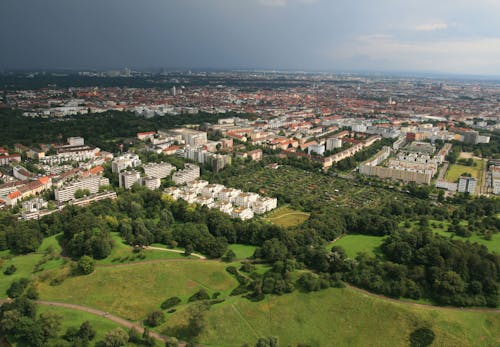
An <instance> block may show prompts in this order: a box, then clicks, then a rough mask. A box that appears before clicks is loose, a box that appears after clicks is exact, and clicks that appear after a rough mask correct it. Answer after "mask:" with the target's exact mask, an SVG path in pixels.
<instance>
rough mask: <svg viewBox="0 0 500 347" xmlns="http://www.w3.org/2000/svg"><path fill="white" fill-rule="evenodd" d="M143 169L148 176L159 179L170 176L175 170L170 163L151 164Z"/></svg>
mask: <svg viewBox="0 0 500 347" xmlns="http://www.w3.org/2000/svg"><path fill="white" fill-rule="evenodd" d="M142 168H143V169H144V173H145V174H146V175H147V176H152V177H157V178H160V179H161V178H165V177H168V176H170V174H171V173H172V171H174V170H175V167H174V166H172V165H170V164H169V163H158V164H156V163H149V164H145V165H143V166H142Z"/></svg>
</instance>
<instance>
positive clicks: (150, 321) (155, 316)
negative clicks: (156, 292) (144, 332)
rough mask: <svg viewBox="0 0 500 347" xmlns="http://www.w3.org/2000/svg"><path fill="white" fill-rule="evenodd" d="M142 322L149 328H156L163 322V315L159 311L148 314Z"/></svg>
mask: <svg viewBox="0 0 500 347" xmlns="http://www.w3.org/2000/svg"><path fill="white" fill-rule="evenodd" d="M144 322H145V323H146V324H147V325H149V326H151V327H157V326H158V325H161V324H162V323H164V322H165V314H164V313H163V312H161V311H153V312H150V313H149V314H148V315H147V317H146V319H145V320H144Z"/></svg>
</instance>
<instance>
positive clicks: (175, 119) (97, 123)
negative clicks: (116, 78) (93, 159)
mask: <svg viewBox="0 0 500 347" xmlns="http://www.w3.org/2000/svg"><path fill="white" fill-rule="evenodd" d="M231 116H235V115H234V114H230V113H227V114H209V113H198V114H196V115H189V114H179V115H168V116H164V117H159V116H157V117H154V118H148V119H146V118H143V117H138V116H136V115H134V114H133V113H131V112H119V111H108V112H104V113H99V114H90V115H82V116H67V117H62V118H27V117H23V116H22V112H21V111H14V110H8V109H0V146H6V147H9V146H13V145H14V144H16V143H21V144H23V145H26V146H31V145H37V144H40V143H57V142H63V141H65V140H66V138H67V137H70V136H83V137H84V138H85V142H86V143H88V144H90V145H94V146H97V147H99V148H101V149H103V150H106V151H111V152H117V151H118V150H119V148H118V145H119V144H124V145H125V149H126V147H127V145H128V144H130V142H131V141H135V139H136V134H137V133H138V132H141V131H151V130H158V129H166V128H173V127H177V126H181V125H185V124H203V123H205V122H212V123H213V122H217V120H218V119H219V118H225V117H231ZM238 116H239V117H243V115H238Z"/></svg>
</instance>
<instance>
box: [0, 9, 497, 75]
mask: <svg viewBox="0 0 500 347" xmlns="http://www.w3.org/2000/svg"><path fill="white" fill-rule="evenodd" d="M498 10H500V6H499V5H497V4H496V2H495V1H493V0H477V1H468V0H455V1H452V0H443V1H439V2H436V1H430V0H423V1H417V0H408V1H404V2H403V1H396V0H381V1H371V0H358V1H348V0H2V1H1V2H0V41H1V47H2V49H1V50H0V68H6V69H8V68H120V67H124V66H129V67H137V68H143V67H182V68H196V67H199V68H203V67H207V68H209V67H210V68H271V69H272V68H276V69H307V70H321V69H328V70H332V69H365V68H370V69H379V70H391V69H399V70H402V69H406V70H433V69H437V70H442V71H451V72H471V73H478V72H481V73H498V72H499V69H500V68H499V64H498V60H499V58H500V48H498V47H500V44H499V43H500V39H499V38H500V27H499V24H497V21H496V20H494V17H495V13H498ZM461 70H463V71H461Z"/></svg>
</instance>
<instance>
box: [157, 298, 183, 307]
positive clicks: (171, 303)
mask: <svg viewBox="0 0 500 347" xmlns="http://www.w3.org/2000/svg"><path fill="white" fill-rule="evenodd" d="M181 301H182V300H181V299H180V298H179V297H177V296H173V297H171V298H168V299H167V300H165V301H164V302H162V303H161V306H160V307H161V309H162V310H166V309H168V308H171V307H174V306H176V305H179V304H180V303H181Z"/></svg>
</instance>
